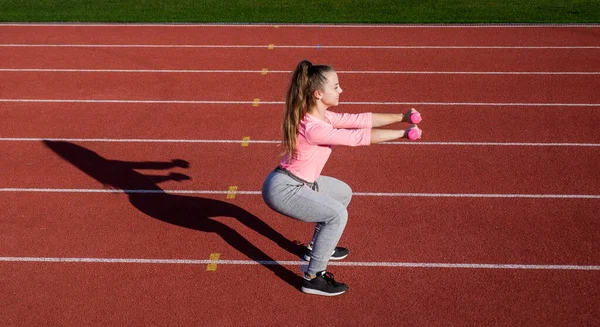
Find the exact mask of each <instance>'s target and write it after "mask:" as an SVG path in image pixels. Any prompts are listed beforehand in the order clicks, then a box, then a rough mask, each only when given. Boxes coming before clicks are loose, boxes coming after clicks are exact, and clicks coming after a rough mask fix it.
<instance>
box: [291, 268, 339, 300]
mask: <svg viewBox="0 0 600 327" xmlns="http://www.w3.org/2000/svg"><path fill="white" fill-rule="evenodd" d="M347 290H348V285H346V284H344V283H338V282H336V281H335V279H333V274H332V273H330V272H326V271H324V270H323V271H320V272H318V273H317V277H315V278H313V279H306V277H305V278H304V280H303V281H302V292H304V293H306V294H315V295H323V296H336V295H340V294H342V293H344V292H346V291H347Z"/></svg>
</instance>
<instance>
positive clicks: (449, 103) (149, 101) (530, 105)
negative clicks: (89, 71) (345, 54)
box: [0, 99, 600, 107]
mask: <svg viewBox="0 0 600 327" xmlns="http://www.w3.org/2000/svg"><path fill="white" fill-rule="evenodd" d="M0 102H22V103H28V102H29V103H139V104H253V103H254V101H228V100H125V99H121V100H117V99H0ZM260 104H261V105H267V104H269V105H275V104H276V105H282V104H284V102H283V101H262V100H261V101H260ZM340 104H346V105H377V106H381V105H384V106H388V105H392V106H396V105H431V106H507V107H600V103H511V102H396V101H387V102H385V101H384V102H362V101H345V102H340Z"/></svg>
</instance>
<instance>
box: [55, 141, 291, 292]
mask: <svg viewBox="0 0 600 327" xmlns="http://www.w3.org/2000/svg"><path fill="white" fill-rule="evenodd" d="M43 142H44V144H45V145H46V146H47V147H48V148H49V149H51V150H52V151H53V152H55V153H56V154H57V155H59V156H60V157H61V158H63V159H64V160H66V161H68V162H70V163H71V164H73V165H74V166H75V167H77V168H78V169H80V170H81V171H83V172H84V173H86V174H87V175H89V176H90V177H92V178H94V179H95V180H97V181H98V182H100V183H102V184H104V185H106V186H109V187H111V188H114V189H119V190H123V191H125V193H126V194H127V195H128V196H129V201H130V202H131V204H132V205H133V206H134V207H136V208H137V209H138V210H140V211H141V212H143V213H145V214H146V215H148V216H150V217H153V218H156V219H159V220H161V221H164V222H167V223H170V224H174V225H177V226H181V227H186V228H191V229H195V230H199V231H203V232H208V233H216V234H218V235H219V236H221V237H222V238H223V240H225V241H226V242H227V243H228V244H229V245H231V246H232V247H234V248H235V249H237V250H238V251H240V252H241V253H243V254H245V255H246V256H247V257H248V258H250V259H251V260H254V261H256V262H259V263H261V264H262V265H263V266H264V267H266V268H268V269H269V270H271V271H272V272H273V273H275V275H277V276H279V277H280V278H281V279H283V280H284V281H286V282H287V283H289V284H290V285H292V286H294V287H295V288H298V287H299V285H300V281H301V277H300V276H298V275H297V274H295V273H294V272H292V271H290V270H289V269H287V268H285V267H284V266H281V265H279V264H277V263H276V262H275V260H274V259H272V258H270V257H269V256H268V255H267V254H266V253H264V252H263V251H262V250H260V249H259V248H257V247H256V246H255V245H253V244H252V243H250V242H249V241H248V240H247V239H245V238H244V237H243V236H242V235H240V234H239V233H238V232H237V231H235V230H234V229H232V228H231V227H229V226H227V225H225V224H222V223H220V222H218V221H216V220H213V219H211V218H212V217H232V218H235V219H237V220H238V221H240V222H241V223H242V224H244V225H246V226H248V227H249V228H251V229H253V230H255V231H256V232H258V233H259V234H261V235H263V236H265V237H267V238H269V239H271V240H272V241H274V242H275V243H277V244H279V245H280V246H281V247H282V248H283V249H285V250H287V251H288V252H290V253H293V254H295V255H299V253H300V251H301V248H300V246H299V245H298V244H296V243H295V242H292V241H290V240H288V239H287V238H286V237H285V236H283V235H281V234H280V233H279V232H277V231H276V230H274V229H273V228H272V227H270V226H269V225H267V224H266V223H265V222H263V221H262V220H260V219H259V218H258V217H256V216H254V215H253V214H251V213H250V212H248V211H246V210H244V209H242V208H240V207H238V206H236V205H233V204H231V203H228V202H224V201H219V200H214V199H207V198H201V197H192V196H184V195H177V194H169V193H166V192H164V190H162V189H161V188H160V187H159V186H158V185H157V184H158V183H160V182H164V181H168V180H175V181H181V180H186V179H190V178H189V177H188V176H187V175H184V174H178V173H170V174H169V175H166V176H157V175H144V174H141V173H139V172H137V171H135V169H152V170H158V169H170V168H175V167H181V168H187V167H188V166H189V165H188V163H187V162H186V161H184V160H173V161H171V162H126V161H119V160H110V159H105V158H103V157H102V156H100V155H99V154H97V153H96V152H94V151H91V150H89V149H86V148H84V147H82V146H79V145H76V144H73V143H70V142H63V141H48V140H44V141H43ZM141 190H144V191H143V192H142V191H141Z"/></svg>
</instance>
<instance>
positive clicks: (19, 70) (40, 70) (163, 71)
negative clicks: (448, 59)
mask: <svg viewBox="0 0 600 327" xmlns="http://www.w3.org/2000/svg"><path fill="white" fill-rule="evenodd" d="M0 72H15V73H152V74H154V73H158V74H170V73H176V74H180V73H186V74H203V73H205V74H213V73H225V74H260V73H264V71H262V70H235V69H232V70H227V69H77V68H0ZM336 72H337V73H339V74H379V75H386V74H387V75H600V72H583V71H582V72H539V71H538V72H536V71H529V72H493V71H489V72H483V71H481V72H479V71H454V72H453V71H397V70H364V71H360V70H336ZM268 73H269V74H289V73H291V71H289V70H269V71H268Z"/></svg>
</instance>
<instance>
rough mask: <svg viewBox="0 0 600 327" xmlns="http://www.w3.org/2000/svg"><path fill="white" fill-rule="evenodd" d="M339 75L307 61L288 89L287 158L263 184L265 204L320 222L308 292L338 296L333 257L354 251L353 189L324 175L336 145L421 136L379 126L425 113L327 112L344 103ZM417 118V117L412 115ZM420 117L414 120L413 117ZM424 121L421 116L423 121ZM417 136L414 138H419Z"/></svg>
mask: <svg viewBox="0 0 600 327" xmlns="http://www.w3.org/2000/svg"><path fill="white" fill-rule="evenodd" d="M340 93H342V88H341V87H340V84H339V81H338V76H337V74H336V73H335V71H334V70H333V68H331V67H330V66H326V65H312V64H311V63H310V62H309V61H306V60H304V61H301V62H300V63H299V64H298V66H297V67H296V69H295V70H294V73H293V76H292V81H291V83H290V86H289V88H288V92H287V98H286V102H285V114H284V119H283V142H282V145H283V158H282V160H281V162H280V164H279V166H278V167H277V168H276V169H275V170H274V171H272V172H271V173H270V174H269V175H268V176H267V178H266V180H265V182H264V184H263V187H262V196H263V199H264V201H265V203H266V204H267V205H268V206H269V207H270V208H271V209H273V210H275V211H276V212H278V213H280V214H283V215H286V216H288V217H291V218H294V219H298V220H301V221H306V222H312V223H316V227H315V231H314V235H313V238H312V241H311V242H310V243H309V244H308V247H307V255H306V256H305V258H306V259H307V260H310V263H309V265H308V269H307V271H306V272H305V273H304V280H303V282H302V288H301V290H302V292H304V293H309V294H317V295H325V296H334V295H339V294H342V293H344V292H346V291H347V290H348V286H347V285H346V284H343V283H340V282H337V281H335V279H334V278H333V274H331V273H329V272H327V271H326V268H327V264H328V263H329V260H339V259H343V258H345V257H346V256H347V255H348V250H347V249H345V248H341V247H337V243H338V241H339V239H340V237H341V236H342V232H343V231H344V227H345V226H346V221H347V219H348V212H347V211H346V207H347V206H348V204H349V203H350V199H351V198H352V190H351V189H350V187H349V186H348V185H347V184H346V183H344V182H342V181H340V180H337V179H335V178H332V177H327V176H321V171H322V169H323V167H324V166H325V163H326V162H327V159H328V158H329V155H330V154H331V151H332V146H333V145H347V146H358V145H369V144H375V143H380V142H384V141H390V140H394V139H397V138H402V137H407V136H408V134H409V132H410V133H411V135H413V134H417V138H419V137H420V135H421V130H420V129H419V128H418V127H417V126H416V125H413V126H412V127H410V128H409V129H407V130H392V129H376V128H374V127H380V126H384V125H389V124H392V123H397V122H408V123H414V122H418V121H417V116H418V117H420V115H419V113H418V112H417V111H416V110H414V109H411V110H409V111H408V112H407V113H406V114H378V113H362V114H343V113H334V112H332V111H329V110H327V109H328V108H330V107H334V106H337V105H338V103H339V97H340ZM411 117H413V118H411ZM411 119H412V120H415V121H412V120H411ZM418 120H420V118H419V119H418ZM413 138H414V137H413Z"/></svg>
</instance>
